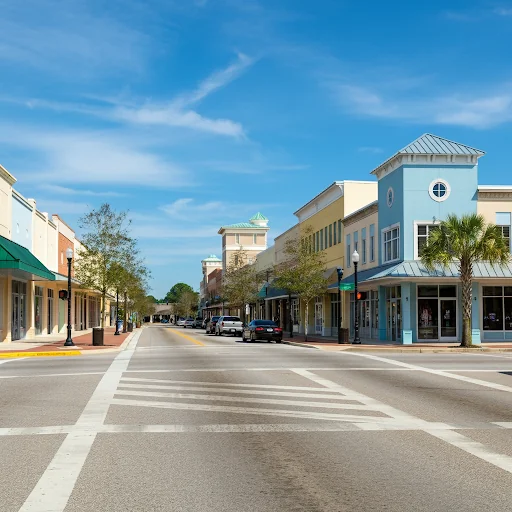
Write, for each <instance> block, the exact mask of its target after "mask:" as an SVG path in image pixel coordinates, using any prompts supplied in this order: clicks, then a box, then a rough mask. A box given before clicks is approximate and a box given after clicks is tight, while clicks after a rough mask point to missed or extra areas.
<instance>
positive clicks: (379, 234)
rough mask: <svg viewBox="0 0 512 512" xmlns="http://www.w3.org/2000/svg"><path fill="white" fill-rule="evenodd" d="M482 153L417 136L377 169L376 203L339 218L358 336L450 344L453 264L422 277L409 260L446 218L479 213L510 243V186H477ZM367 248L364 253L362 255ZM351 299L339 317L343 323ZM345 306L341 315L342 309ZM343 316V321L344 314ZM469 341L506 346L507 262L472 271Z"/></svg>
mask: <svg viewBox="0 0 512 512" xmlns="http://www.w3.org/2000/svg"><path fill="white" fill-rule="evenodd" d="M484 154H485V153H484V152H483V151H481V150H479V149H475V148H472V147H469V146H466V145H464V144H460V143H456V142H453V141H449V140H447V139H443V138H441V137H437V136H435V135H431V134H425V135H423V136H421V137H419V138H418V139H416V140H415V141H414V142H412V143H411V144H409V145H407V146H406V147H404V148H403V149H401V150H400V151H398V152H397V153H395V154H394V155H393V156H392V157H391V158H389V159H388V160H386V161H385V162H384V163H382V164H381V165H380V166H378V167H377V168H376V169H375V170H374V171H372V174H373V175H375V176H376V177H377V180H378V200H377V202H376V203H375V202H374V203H370V204H369V205H368V206H366V207H365V208H363V209H361V210H359V211H357V212H355V213H354V214H352V215H350V216H348V217H347V218H345V220H344V222H343V223H344V229H345V237H346V240H347V242H346V247H347V255H346V256H345V265H344V267H345V276H346V277H345V279H344V280H343V282H344V283H345V284H348V285H350V284H351V283H353V282H354V275H353V265H352V264H351V261H350V255H349V254H348V247H349V246H350V241H352V244H353V245H351V246H350V247H351V250H352V251H353V250H354V249H357V250H358V252H359V253H361V258H360V262H359V267H358V270H359V272H358V278H359V281H360V284H359V289H360V290H361V291H362V292H363V300H361V301H360V303H359V324H360V326H361V337H368V338H376V339H380V340H389V341H395V342H399V343H400V342H401V343H406V344H407V343H412V342H415V341H442V342H445V341H446V342H449V341H460V339H461V334H462V307H461V288H460V285H459V274H458V271H457V268H456V265H455V264H454V265H452V266H451V267H450V268H449V269H443V268H441V267H440V268H438V269H436V270H435V271H433V272H428V271H427V270H426V269H425V268H424V267H423V265H422V264H421V261H420V259H419V253H420V252H421V247H422V245H423V244H425V243H426V240H427V237H428V232H429V229H431V228H432V226H435V225H436V224H438V223H439V222H440V221H442V220H444V219H445V218H446V217H447V215H448V214H456V215H462V214H467V213H479V214H482V215H483V216H484V217H485V219H486V221H487V222H492V223H495V224H498V225H499V226H501V229H502V232H503V235H504V236H505V237H506V238H507V239H508V240H509V243H510V226H511V213H512V186H485V185H479V184H478V162H479V159H480V158H481V157H482V156H484ZM368 251H370V254H367V253H368ZM353 295H354V294H353V293H350V294H349V296H350V301H348V300H347V301H346V308H345V315H346V316H345V318H347V317H348V318H350V326H353V318H354V307H353V301H354V297H353ZM349 305H350V310H349V311H347V309H348V308H349ZM349 312H350V315H347V314H348V313H349ZM472 326H473V343H479V342H480V340H485V341H500V340H512V264H508V265H507V266H506V267H504V268H500V267H494V268H493V267H492V266H491V265H489V264H488V263H486V262H481V263H479V264H478V265H476V266H475V268H474V283H473V316H472Z"/></svg>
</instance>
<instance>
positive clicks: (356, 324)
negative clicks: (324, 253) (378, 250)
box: [352, 251, 361, 345]
mask: <svg viewBox="0 0 512 512" xmlns="http://www.w3.org/2000/svg"><path fill="white" fill-rule="evenodd" d="M352 263H353V264H354V299H355V300H354V309H355V311H354V341H353V342H352V343H353V344H354V345H361V340H360V339H359V315H358V313H359V307H358V306H359V304H358V297H357V264H358V263H359V253H358V252H357V251H354V252H353V253H352Z"/></svg>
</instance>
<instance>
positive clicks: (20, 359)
mask: <svg viewBox="0 0 512 512" xmlns="http://www.w3.org/2000/svg"><path fill="white" fill-rule="evenodd" d="M24 359H27V358H26V357H18V358H13V359H6V360H5V361H0V364H5V363H12V362H14V361H23V360H24Z"/></svg>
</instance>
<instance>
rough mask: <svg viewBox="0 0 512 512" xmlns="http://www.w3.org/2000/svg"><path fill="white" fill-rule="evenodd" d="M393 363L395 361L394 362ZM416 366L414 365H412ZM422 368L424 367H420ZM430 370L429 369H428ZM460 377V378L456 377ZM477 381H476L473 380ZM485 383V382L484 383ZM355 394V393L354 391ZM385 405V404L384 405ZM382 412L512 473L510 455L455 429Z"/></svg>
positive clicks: (362, 425) (326, 383)
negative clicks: (432, 426) (436, 426)
mask: <svg viewBox="0 0 512 512" xmlns="http://www.w3.org/2000/svg"><path fill="white" fill-rule="evenodd" d="M357 355H358V356H359V355H360V356H362V357H368V358H370V359H377V360H381V359H383V358H381V357H378V356H369V355H367V354H357ZM392 361H393V360H392ZM395 362H396V363H400V364H404V365H407V363H401V361H395ZM412 366H414V365H412ZM418 368H422V367H418ZM426 370H428V368H426ZM296 371H297V373H298V374H299V375H303V376H304V377H306V378H309V379H310V380H312V381H313V382H316V383H317V384H321V385H324V386H326V387H329V388H331V389H338V388H339V389H340V390H342V392H343V391H344V390H345V389H347V388H344V387H343V386H340V385H339V384H338V383H336V382H334V381H331V380H328V379H324V378H322V377H319V376H318V375H315V374H314V373H312V372H308V371H307V370H296ZM456 377H458V376H456ZM471 380H475V379H471ZM482 382H484V381H482ZM352 393H353V394H354V393H355V392H354V391H352ZM360 401H361V402H363V403H365V402H366V403H372V402H373V401H375V402H377V403H379V402H378V401H377V400H374V399H372V398H369V397H366V395H363V394H361V399H360ZM383 405H384V404H383ZM393 410H395V411H397V412H398V413H399V416H398V417H397V416H393V414H392V413H393ZM381 411H387V414H389V416H392V417H393V418H395V419H404V423H405V424H409V423H410V422H413V421H414V420H416V421H417V422H418V426H420V429H421V430H423V431H424V432H425V433H427V434H430V435H431V436H434V437H436V438H438V439H440V440H442V441H444V442H446V443H448V444H450V445H451V446H454V447H456V448H459V449H461V450H463V451H465V452H466V453H469V454H471V455H473V456H475V457H478V458H479V459H481V460H484V461H486V462H488V463H490V464H493V465H494V466H496V467H498V468H500V469H503V470H504V471H507V472H508V473H512V457H509V456H508V455H503V454H501V453H496V452H493V451H492V450H490V449H489V448H488V447H487V446H485V445H484V444H482V443H478V442H476V441H473V440H471V439H470V438H468V437H466V436H464V435H462V434H459V433H457V432H453V430H455V429H434V430H432V429H430V428H429V426H428V422H426V421H424V420H421V419H419V418H415V417H414V416H411V415H409V414H407V413H405V412H402V411H399V410H398V409H394V408H393V407H389V406H385V405H384V408H383V409H381ZM381 423H382V424H383V425H385V424H386V421H381ZM365 424H366V425H368V428H366V425H365ZM356 426H358V427H359V428H361V429H363V430H370V429H371V422H361V423H357V424H356Z"/></svg>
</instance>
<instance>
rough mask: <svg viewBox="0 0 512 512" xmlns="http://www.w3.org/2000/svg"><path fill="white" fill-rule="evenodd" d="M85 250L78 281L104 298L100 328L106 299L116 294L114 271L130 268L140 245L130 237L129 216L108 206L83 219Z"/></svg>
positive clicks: (80, 256) (79, 256) (79, 261)
mask: <svg viewBox="0 0 512 512" xmlns="http://www.w3.org/2000/svg"><path fill="white" fill-rule="evenodd" d="M79 225H80V228H82V229H84V230H85V232H84V234H83V235H82V239H81V240H82V244H83V249H81V250H79V251H78V254H77V255H76V259H75V277H76V278H77V279H78V281H80V283H81V285H82V286H83V287H85V288H90V289H93V290H99V291H100V292H101V297H102V314H101V326H102V327H104V323H105V297H106V295H107V292H109V291H111V290H115V287H116V281H117V279H118V278H117V276H116V272H115V268H114V267H116V266H117V268H123V267H128V266H129V264H130V262H131V260H132V259H133V258H134V257H136V255H137V253H138V250H137V242H136V240H135V239H134V238H132V237H130V236H129V226H130V221H129V220H128V219H127V212H116V211H114V210H113V209H112V208H111V206H110V205H109V204H107V203H105V204H102V205H101V206H100V207H99V208H98V209H97V210H92V211H90V212H89V213H87V214H85V215H84V216H83V217H81V219H80V223H79Z"/></svg>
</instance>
